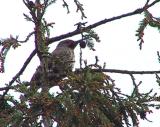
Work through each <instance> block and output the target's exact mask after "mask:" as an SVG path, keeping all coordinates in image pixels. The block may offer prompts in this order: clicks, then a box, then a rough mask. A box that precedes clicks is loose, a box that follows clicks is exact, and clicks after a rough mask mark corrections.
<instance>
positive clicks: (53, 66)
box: [31, 40, 77, 86]
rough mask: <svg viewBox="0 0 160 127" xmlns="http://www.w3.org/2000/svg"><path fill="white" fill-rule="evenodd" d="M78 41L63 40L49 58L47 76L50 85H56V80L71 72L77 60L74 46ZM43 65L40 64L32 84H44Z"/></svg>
mask: <svg viewBox="0 0 160 127" xmlns="http://www.w3.org/2000/svg"><path fill="white" fill-rule="evenodd" d="M76 46H77V43H76V42H74V41H72V40H64V41H61V42H60V43H59V44H58V45H57V47H56V49H55V50H54V51H53V52H52V53H51V57H50V58H49V59H48V70H47V78H48V81H49V85H51V86H54V85H55V82H57V81H59V80H60V79H62V78H64V77H66V75H67V73H69V72H71V71H72V69H73V66H74V62H75V56H74V48H75V47H76ZM41 76H42V66H41V65H40V66H39V67H38V68H37V70H36V72H35V73H34V75H33V77H32V79H31V85H34V86H41V85H42V78H41Z"/></svg>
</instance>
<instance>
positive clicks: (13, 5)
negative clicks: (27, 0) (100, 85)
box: [0, 0, 160, 127]
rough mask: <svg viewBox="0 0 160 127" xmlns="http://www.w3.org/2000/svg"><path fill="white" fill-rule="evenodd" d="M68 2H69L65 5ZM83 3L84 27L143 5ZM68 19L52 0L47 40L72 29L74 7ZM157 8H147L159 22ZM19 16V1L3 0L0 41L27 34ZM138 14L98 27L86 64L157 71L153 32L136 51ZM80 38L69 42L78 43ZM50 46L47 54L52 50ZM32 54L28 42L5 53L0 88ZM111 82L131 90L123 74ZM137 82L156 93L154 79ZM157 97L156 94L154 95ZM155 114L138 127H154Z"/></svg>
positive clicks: (28, 27) (131, 0)
mask: <svg viewBox="0 0 160 127" xmlns="http://www.w3.org/2000/svg"><path fill="white" fill-rule="evenodd" d="M66 1H69V0H66ZM80 1H81V3H83V4H84V9H85V12H86V16H87V17H88V18H87V19H84V20H83V21H84V22H86V21H87V22H88V25H89V24H92V23H95V22H97V21H100V20H102V19H105V18H111V17H113V16H118V15H121V14H124V13H127V12H130V11H133V10H135V9H137V8H138V7H142V6H143V5H144V3H145V0H141V1H140V0H121V1H118V0H99V1H98V0H80ZM69 5H70V6H69V7H70V11H71V13H70V14H67V11H66V9H65V8H63V7H62V2H61V0H57V4H55V5H52V6H51V7H49V9H48V12H47V13H46V16H45V17H46V18H47V19H48V22H55V25H54V28H53V29H52V30H51V35H52V36H56V35H61V34H63V33H67V32H69V31H73V30H75V29H76V27H75V26H74V24H76V23H77V22H80V21H81V15H80V13H76V12H75V10H76V8H75V5H74V4H73V2H70V4H69ZM159 6H160V4H158V5H157V6H155V7H153V8H152V9H150V11H151V12H152V13H153V14H154V16H157V17H160V7H159ZM23 13H28V11H27V9H26V8H25V6H24V5H23V3H22V0H3V1H1V4H0V16H1V20H0V38H1V39H2V38H6V37H9V36H10V34H11V35H13V36H14V37H15V36H16V35H19V38H20V39H22V40H23V39H24V37H25V36H26V35H27V34H28V33H30V32H32V30H33V25H32V24H31V23H30V22H26V21H25V20H24V17H23ZM142 18H143V15H135V16H131V17H127V18H123V19H120V20H116V21H113V22H110V23H107V24H104V25H102V26H99V27H97V28H96V29H95V31H96V32H97V33H98V34H99V36H100V40H101V42H100V43H96V44H95V49H96V51H95V52H93V51H89V50H88V49H84V51H83V58H84V59H87V61H88V63H93V62H94V60H95V59H94V57H95V55H97V56H98V57H99V60H100V63H101V64H103V63H104V62H106V68H108V69H110V68H112V69H125V70H144V71H145V70H159V68H160V63H159V62H158V59H157V54H156V52H157V51H159V50H160V48H159V47H160V44H159V41H160V36H159V32H158V31H157V30H156V29H153V28H150V27H147V29H146V31H145V36H144V41H145V43H144V44H143V48H142V50H141V51H140V50H139V46H138V45H139V42H137V41H136V40H137V37H136V36H135V34H136V30H137V29H138V24H139V22H140V21H141V20H142ZM83 21H82V22H83ZM79 37H80V36H76V37H73V38H72V39H79ZM56 44H57V43H54V44H52V45H51V48H50V50H51V51H52V50H53V49H54V48H55V45H56ZM33 49H34V43H33V41H32V39H30V41H29V42H28V43H27V44H22V46H21V47H19V48H18V49H17V50H15V51H13V50H11V51H10V52H9V54H8V57H7V59H6V63H5V71H6V72H5V73H4V74H0V84H5V83H8V82H9V81H10V80H11V79H12V77H13V76H14V75H15V74H16V73H17V71H18V70H19V69H20V68H21V67H22V65H23V63H24V61H25V59H26V58H27V57H28V56H29V54H30V53H31V52H32V50H33ZM75 53H76V58H77V59H76V60H77V63H76V67H79V64H78V57H79V49H78V48H77V49H76V51H75ZM38 64H39V62H38V59H37V58H36V57H35V58H34V59H33V60H32V62H31V63H30V64H29V66H28V68H27V69H26V71H25V72H24V74H23V75H22V76H21V79H22V80H28V81H29V80H30V78H31V76H32V74H33V73H34V71H35V69H36V67H37V66H38ZM109 75H111V77H112V78H113V79H115V80H116V84H117V86H118V87H120V88H122V91H123V92H125V93H128V94H129V93H130V92H131V91H132V80H131V79H130V77H129V76H128V75H126V76H125V75H119V74H109ZM135 77H136V81H137V82H139V81H141V80H142V81H143V84H142V85H141V87H140V88H141V91H145V92H148V91H149V90H150V89H151V88H155V89H156V90H159V88H158V87H157V85H156V79H155V76H154V75H138V76H135ZM159 93H160V92H159ZM158 113H160V112H158V111H157V110H156V111H155V112H154V114H153V115H148V119H149V120H152V121H153V123H149V122H147V121H141V122H140V127H146V126H147V127H159V126H160V121H159V119H160V116H159V115H158Z"/></svg>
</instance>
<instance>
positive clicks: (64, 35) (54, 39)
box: [48, 0, 159, 44]
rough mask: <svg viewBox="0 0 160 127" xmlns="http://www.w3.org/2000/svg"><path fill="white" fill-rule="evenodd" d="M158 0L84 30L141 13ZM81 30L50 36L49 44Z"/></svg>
mask: <svg viewBox="0 0 160 127" xmlns="http://www.w3.org/2000/svg"><path fill="white" fill-rule="evenodd" d="M158 2H159V1H158V0H155V1H153V2H152V3H151V4H148V5H145V6H144V7H142V8H138V9H136V10H134V11H132V12H129V13H126V14H122V15H119V16H115V17H112V18H109V19H104V20H101V21H99V22H96V23H94V24H91V25H89V26H87V27H84V28H83V30H84V31H85V30H87V29H93V28H96V27H97V26H100V25H103V24H105V23H108V22H111V21H114V20H118V19H121V18H125V17H128V16H132V15H136V14H141V13H142V12H143V11H144V10H146V9H148V8H150V7H152V6H153V5H155V4H156V3H158ZM81 32H82V30H81V29H76V30H74V31H72V32H69V33H66V34H62V35H59V36H56V37H53V38H49V39H48V44H51V43H52V42H55V41H60V40H62V39H65V38H68V37H72V36H74V35H77V34H80V33H81Z"/></svg>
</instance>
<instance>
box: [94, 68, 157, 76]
mask: <svg viewBox="0 0 160 127" xmlns="http://www.w3.org/2000/svg"><path fill="white" fill-rule="evenodd" d="M93 71H95V72H109V73H119V74H129V75H130V74H160V71H128V70H118V69H93Z"/></svg>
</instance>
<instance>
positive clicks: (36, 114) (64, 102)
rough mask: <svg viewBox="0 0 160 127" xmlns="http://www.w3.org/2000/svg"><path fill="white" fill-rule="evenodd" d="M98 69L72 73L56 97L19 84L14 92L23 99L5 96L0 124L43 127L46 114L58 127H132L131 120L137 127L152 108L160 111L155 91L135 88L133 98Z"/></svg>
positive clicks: (88, 67) (94, 66)
mask: <svg viewBox="0 0 160 127" xmlns="http://www.w3.org/2000/svg"><path fill="white" fill-rule="evenodd" d="M99 67H100V66H97V65H89V66H86V67H85V68H83V69H81V70H80V71H76V72H73V73H71V74H70V75H68V78H66V79H64V80H62V81H61V82H59V83H58V84H57V85H58V87H59V88H60V90H61V92H59V93H56V94H53V93H52V94H51V93H48V94H45V93H43V92H42V91H41V92H35V91H33V90H31V89H30V87H28V86H27V83H25V82H22V83H20V82H19V85H17V86H15V90H16V91H17V92H19V93H20V94H21V95H20V100H19V101H16V100H15V99H14V98H13V97H12V96H6V98H5V101H3V105H2V106H1V113H0V114H1V116H3V117H1V119H0V121H1V122H0V125H1V126H2V125H10V126H20V125H21V126H28V127H33V126H35V127H38V126H39V127H40V126H41V124H42V123H43V120H41V118H42V116H43V115H45V116H47V117H48V118H50V121H51V125H52V124H53V123H54V122H57V127H59V126H60V127H68V126H71V127H74V126H77V127H83V126H86V127H87V126H90V127H95V126H102V127H123V126H124V125H126V126H127V127H129V126H130V125H131V124H130V122H129V119H131V120H132V124H133V125H134V126H138V123H139V120H138V116H140V117H141V119H147V113H152V111H151V110H150V107H156V108H157V109H159V105H155V104H154V103H153V102H155V101H159V99H158V98H159V97H158V96H157V95H156V94H153V92H152V90H151V91H149V92H148V93H139V92H138V87H135V88H134V90H133V93H131V95H125V94H123V93H122V92H121V90H120V88H117V87H116V85H115V83H114V80H113V79H111V77H110V76H108V75H106V74H105V73H103V72H96V71H94V69H95V68H98V69H99ZM93 68H94V69H93ZM9 114H10V115H9Z"/></svg>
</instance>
